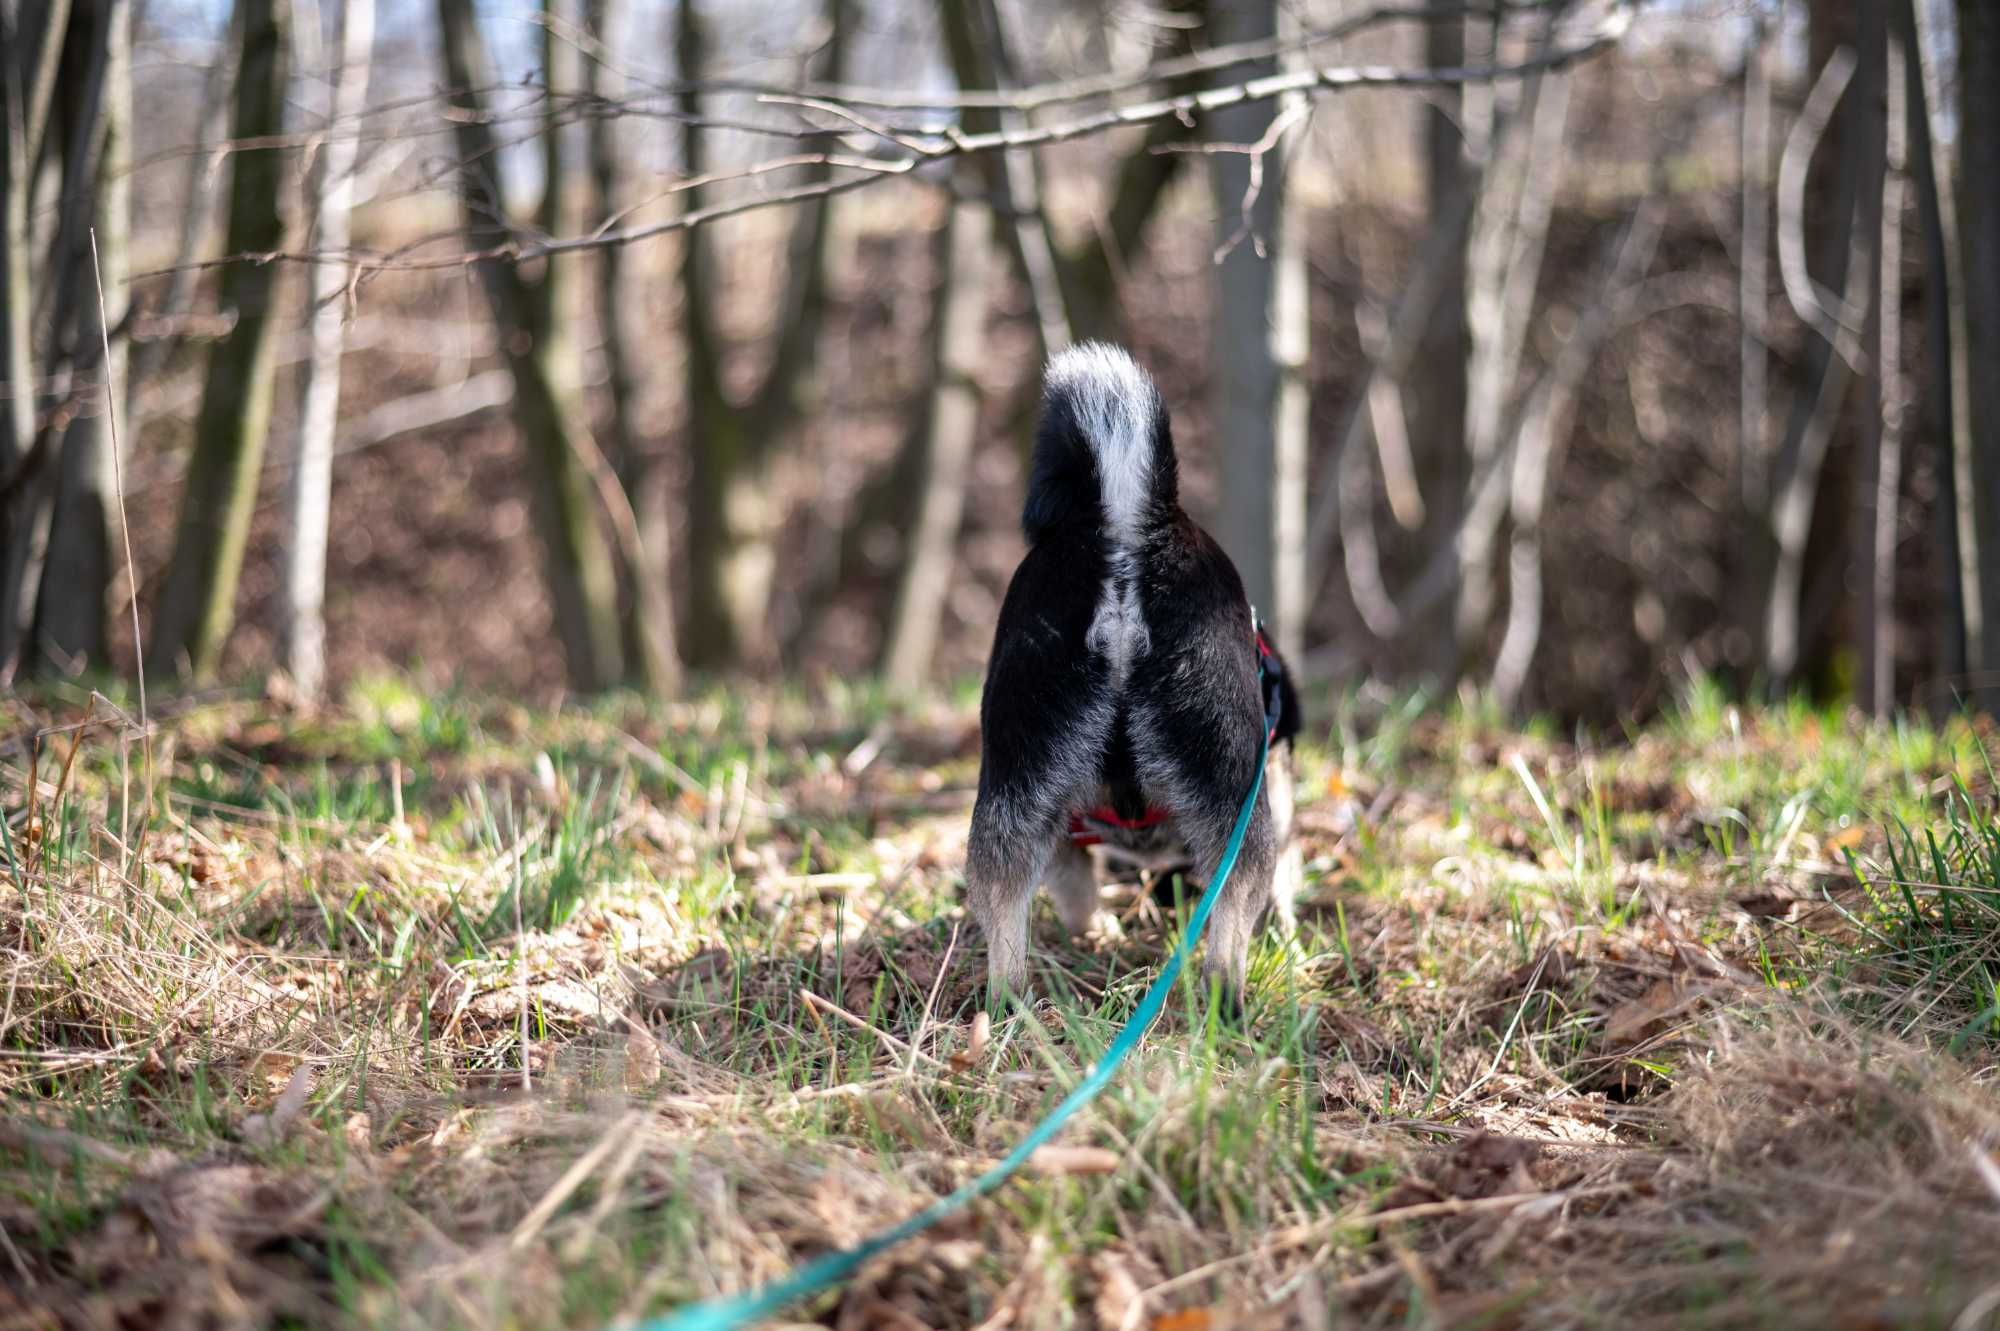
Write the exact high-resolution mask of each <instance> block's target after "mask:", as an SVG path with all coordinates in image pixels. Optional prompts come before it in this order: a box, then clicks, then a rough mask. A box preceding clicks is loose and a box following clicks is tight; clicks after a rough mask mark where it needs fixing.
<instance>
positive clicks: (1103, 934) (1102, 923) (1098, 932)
mask: <svg viewBox="0 0 2000 1331" xmlns="http://www.w3.org/2000/svg"><path fill="white" fill-rule="evenodd" d="M1079 937H1082V938H1086V939H1089V940H1090V941H1091V942H1093V943H1116V942H1118V941H1120V940H1121V939H1123V938H1124V937H1125V926H1124V925H1122V924H1120V923H1119V922H1118V917H1117V916H1116V915H1114V914H1113V913H1112V912H1110V911H1108V910H1097V911H1092V912H1091V914H1090V923H1089V924H1087V925H1085V926H1084V928H1083V931H1082V933H1081V934H1080V935H1079Z"/></svg>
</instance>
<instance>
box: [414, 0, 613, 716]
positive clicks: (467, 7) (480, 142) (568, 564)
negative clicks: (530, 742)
mask: <svg viewBox="0 0 2000 1331" xmlns="http://www.w3.org/2000/svg"><path fill="white" fill-rule="evenodd" d="M438 25H439V29H440V31H441V33H442V37H443V41H442V44H441V45H442V50H443V55H444V62H445V80H446V82H447V84H448V85H449V86H450V87H451V89H452V94H451V102H452V105H453V107H455V108H456V109H457V110H458V112H459V114H458V115H457V116H456V117H455V118H454V127H455V131H456V134H457V138H458V151H459V158H460V162H461V171H460V176H459V180H460V198H461V201H462V204H463V211H464V218H465V229H466V236H467V239H468V241H469V243H470V244H471V246H472V247H473V248H474V249H485V248H488V247H490V246H492V245H495V244H498V243H501V242H503V241H504V240H505V239H506V237H507V235H508V233H509V225H508V223H507V220H506V218H507V213H506V190H505V189H504V188H503V186H502V183H501V179H500V171H501V156H500V151H499V145H498V143H497V141H496V139H495V137H494V135H493V132H492V128H491V125H490V124H489V122H488V121H487V119H486V118H485V112H484V108H483V106H482V105H481V91H480V90H481V89H484V88H487V87H490V86H492V79H491V76H490V68H491V66H490V64H489V62H488V60H487V58H486V47H485V42H484V41H483V40H482V39H481V37H480V35H479V29H478V26H477V22H476V20H475V18H474V15H473V6H472V0H438ZM546 151H547V152H548V153H549V154H550V156H549V158H548V159H547V160H548V161H550V162H551V163H552V164H553V165H554V166H555V168H556V174H555V175H554V176H553V177H552V178H551V179H550V181H549V188H550V189H551V190H553V191H555V193H554V194H553V195H552V196H548V197H545V201H544V208H545V209H546V208H552V207H555V206H556V205H557V204H558V203H559V201H560V198H561V184H560V182H561V181H562V179H563V175H562V169H563V163H562V157H561V155H560V153H559V152H557V150H556V149H555V148H553V147H550V148H548V149H546ZM476 266H477V268H478V270H479V277H480V284H481V286H482V287H483V288H484V289H485V291H486V297H487V302H488V304H489V305H490V306H491V307H492V310H493V318H494V322H495V323H496V324H497V325H498V326H499V330H500V343H501V346H502V348H503V352H504V356H505V359H506V362H507V369H508V372H509V373H510V374H512V375H513V377H514V418H515V423H516V426H517V428H519V430H520V432H521V436H522V442H523V443H524V444H525V445H526V446H527V448H528V451H529V455H530V457H531V458H533V460H534V462H535V465H536V471H537V472H538V480H539V484H537V485H536V486H535V491H534V497H535V515H536V519H537V526H538V527H539V529H540V531H541V535H542V548H543V556H544V559H545V561H546V569H547V579H548V589H549V599H550V601H551V602H552V603H553V605H554V610H555V620H556V632H557V635H558V637H559V638H560V640H561V642H562V645H563V651H564V653H565V656H566V658H567V666H568V673H569V678H570V680H571V682H572V683H574V684H575V685H576V686H577V687H578V688H581V689H585V690H594V689H601V688H606V687H609V686H610V685H612V684H614V683H616V682H617V681H618V679H619V677H620V675H621V674H622V673H623V672H622V667H621V663H620V655H619V630H618V608H617V596H616V582H615V579H614V577H613V574H612V566H611V555H610V551H609V549H608V548H607V546H606V544H605V541H604V535H603V533H602V531H600V530H599V528H598V526H597V523H596V520H595V517H594V515H593V513H592V511H591V508H592V505H591V499H590V483H589V480H588V477H587V476H586V474H585V470H584V464H583V462H582V460H581V458H580V452H581V451H582V450H583V449H586V448H587V449H589V450H591V451H593V452H594V451H595V448H596V445H595V443H594V442H591V441H588V440H587V439H586V438H584V437H583V434H582V431H583V422H582V419H581V416H580V414H579V413H578V411H577V409H576V404H575V401H574V382H575V381H574V377H573V376H569V375H567V374H566V372H565V370H564V368H563V367H564V365H565V358H566V357H567V355H568V354H569V353H568V350H567V347H566V344H565V343H564V341H563V339H562V337H561V330H560V329H559V328H555V327H550V326H549V325H548V324H547V322H546V314H547V312H550V311H553V310H554V309H555V308H556V306H557V305H558V304H559V303H560V302H559V300H558V299H557V296H556V293H555V292H553V291H547V290H544V289H542V287H541V285H540V284H535V285H531V284H530V283H529V281H528V279H527V278H526V277H525V276H524V275H523V274H522V272H521V270H520V268H519V267H518V266H517V265H515V264H514V263H512V262H510V261H508V260H505V259H494V260H487V261H484V262H482V263H480V264H478V265H476ZM550 280H551V278H550V276H549V270H545V272H544V276H543V278H542V283H547V282H549V281H550Z"/></svg>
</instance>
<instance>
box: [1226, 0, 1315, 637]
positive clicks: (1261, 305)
mask: <svg viewBox="0 0 2000 1331" xmlns="http://www.w3.org/2000/svg"><path fill="white" fill-rule="evenodd" d="M1210 25H1211V29H1210V36H1211V38H1212V39H1213V40H1215V41H1217V42H1243V41H1256V40H1259V39H1261V38H1267V37H1271V36H1274V35H1276V33H1277V30H1278V7H1277V5H1276V4H1275V3H1274V2H1273V0H1259V2H1258V3H1255V4H1249V5H1225V6H1220V7H1218V8H1217V9H1216V10H1215V11H1214V12H1213V13H1212V14H1211V15H1210ZM1274 67H1275V66H1273V68H1274ZM1306 109H1307V108H1306V107H1305V106H1304V105H1303V104H1302V103H1284V104H1282V106H1281V107H1278V108H1274V107H1271V106H1268V105H1254V106H1239V107H1231V108H1228V109H1226V110H1223V111H1219V112H1216V113H1215V114H1214V115H1213V116H1212V117H1211V118H1210V125H1209V128H1210V132H1211V133H1212V134H1213V136H1214V142H1213V144H1212V145H1211V146H1210V152H1211V154H1212V155H1211V157H1210V162H1209V167H1210V177H1209V185H1210V192H1211V198H1212V199H1213V201H1214V206H1215V211H1216V219H1215V234H1216V249H1215V268H1214V281H1213V285H1212V287H1211V290H1212V291H1213V292H1214V300H1215V315H1214V317H1213V318H1212V319H1211V321H1210V324H1209V336H1210V362H1209V363H1210V366H1211V378H1210V383H1209V388H1210V399H1211V402H1210V419H1211V420H1212V421H1213V423H1214V430H1215V435H1216V437H1217V438H1218V439H1222V440H1226V441H1227V444H1226V452H1225V455H1224V456H1225V463H1224V465H1223V467H1222V485H1221V490H1222V494H1221V502H1220V506H1219V512H1218V513H1217V518H1216V533H1217V536H1218V538H1219V539H1220V540H1221V542H1222V544H1223V546H1224V547H1225V548H1226V549H1227V550H1228V551H1229V553H1230V556H1231V557H1232V558H1233V559H1234V560H1235V561H1236V566H1237V568H1238V570H1239V571H1241V573H1242V574H1243V581H1244V586H1245V590H1246V591H1248V592H1249V594H1250V601H1251V604H1253V605H1254V606H1256V607H1257V609H1258V610H1259V611H1260V612H1261V613H1262V614H1263V615H1264V616H1265V617H1266V618H1267V619H1268V620H1269V621H1270V622H1271V623H1272V625H1273V628H1274V630H1275V632H1276V633H1277V635H1278V637H1279V639H1280V641H1281V643H1282V647H1281V650H1290V651H1291V652H1292V653H1294V654H1296V653H1297V652H1298V650H1299V645H1300V642H1301V640H1302V636H1303V631H1304V619H1305V579H1304V573H1303V559H1304V553H1305V513H1304V504H1305V484H1304V481H1305V476H1304V471H1305V438H1304V435H1305V425H1306V404H1305V400H1304V399H1305V386H1304V378H1303V375H1304V368H1305V354H1306V341H1307V332H1306V330H1305V328H1304V327H1303V324H1304V321H1305V318H1306V308H1305V282H1304V270H1303V267H1302V265H1303V264H1304V262H1305V260H1304V255H1303V254H1302V253H1299V252H1298V251H1299V250H1300V249H1301V246H1302V242H1303V239H1304V237H1303V235H1302V234H1301V233H1300V228H1299V227H1298V226H1296V225H1295V224H1294V225H1291V226H1286V225H1282V222H1283V221H1284V211H1285V210H1284V207H1283V205H1284V200H1285V153H1284V151H1283V144H1282V143H1281V140H1282V138H1283V137H1284V131H1285V130H1286V129H1287V128H1288V127H1291V126H1293V125H1295V124H1297V123H1298V122H1300V121H1301V120H1302V119H1303V116H1304V113H1305V111H1306ZM1281 472H1283V473H1284V475H1283V476H1282V480H1283V482H1284V483H1283V484H1282V485H1280V480H1281V475H1280V473H1281Z"/></svg>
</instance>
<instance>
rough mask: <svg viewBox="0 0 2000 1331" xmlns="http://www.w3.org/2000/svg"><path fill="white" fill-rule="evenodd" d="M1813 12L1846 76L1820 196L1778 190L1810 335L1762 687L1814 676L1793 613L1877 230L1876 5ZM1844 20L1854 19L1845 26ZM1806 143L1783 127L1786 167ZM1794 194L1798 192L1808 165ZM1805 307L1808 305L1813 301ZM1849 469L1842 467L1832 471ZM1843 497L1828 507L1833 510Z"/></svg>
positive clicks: (1774, 531)
mask: <svg viewBox="0 0 2000 1331" xmlns="http://www.w3.org/2000/svg"><path fill="white" fill-rule="evenodd" d="M1813 19H1814V24H1815V31H1814V35H1813V46H1814V48H1815V50H1816V51H1818V52H1820V53H1821V58H1822V62H1823V63H1822V65H1821V66H1820V69H1821V74H1822V77H1823V78H1824V77H1834V76H1837V74H1838V69H1837V62H1842V61H1848V60H1851V61H1852V79H1851V83H1850V84H1849V86H1848V87H1847V89H1846V92H1845V95H1844V96H1841V97H1839V99H1838V101H1837V102H1836V103H1835V105H1834V106H1833V108H1832V112H1831V115H1830V118H1829V121H1828V125H1827V135H1826V142H1827V146H1830V147H1831V150H1832V152H1833V153H1834V155H1835V161H1834V164H1835V167H1836V171H1835V177H1834V180H1833V182H1832V194H1833V199H1832V202H1831V204H1830V206H1825V207H1818V206H1813V205H1811V204H1804V203H1802V202H1801V200H1800V198H1799V197H1796V195H1797V193H1798V191H1788V192H1787V194H1786V197H1782V198H1781V199H1780V219H1779V226H1780V241H1781V251H1780V254H1781V259H1782V258H1783V257H1784V255H1785V253H1786V251H1785V250H1784V249H1783V248H1782V246H1783V245H1784V244H1786V243H1790V245H1791V253H1792V254H1793V256H1794V257H1793V259H1792V260H1790V261H1789V262H1790V264H1791V267H1790V269H1789V270H1788V271H1787V275H1786V283H1785V285H1786V290H1787V293H1788V295H1790V296H1791V298H1792V300H1793V303H1794V306H1795V307H1796V308H1798V309H1799V312H1800V315H1801V317H1802V318H1804V319H1805V321H1806V322H1807V324H1808V325H1809V326H1812V327H1813V328H1814V334H1813V338H1812V340H1811V342H1810V343H1809V344H1808V347H1809V353H1808V365H1809V366H1810V367H1811V375H1810V379H1809V383H1810V387H1809V388H1808V389H1807V391H1806V392H1805V393H1803V394H1802V395H1801V396H1800V399H1799V402H1798V405H1797V407H1796V408H1795V410H1794V411H1793V415H1792V421H1791V425H1790V428H1789V429H1788V431H1787V434H1786V439H1785V443H1784V446H1783V448H1782V449H1781V450H1780V451H1779V454H1778V457H1777V461H1776V467H1775V469H1774V484H1773V497H1772V505H1771V510H1770V517H1769V520H1768V521H1769V529H1770V533H1771V536H1770V550H1771V558H1770V576H1769V581H1768V582H1767V583H1766V584H1764V586H1763V589H1762V590H1763V605H1764V632H1763V638H1762V642H1763V654H1762V659H1763V667H1764V676H1765V680H1766V682H1767V684H1768V685H1769V686H1770V687H1772V688H1774V689H1782V688H1785V687H1787V686H1789V685H1790V684H1791V683H1793V682H1794V680H1795V677H1796V676H1797V675H1799V674H1800V673H1802V672H1809V673H1819V674H1822V675H1823V674H1824V669H1823V667H1824V666H1825V665H1826V664H1827V663H1826V662H1825V660H1824V659H1823V657H1822V656H1821V654H1820V653H1819V652H1818V651H1817V650H1815V635H1814V634H1813V632H1812V629H1813V626H1812V625H1810V624H1808V623H1807V622H1806V620H1805V617H1804V615H1803V613H1802V607H1803V606H1804V605H1805V603H1806V599H1807V594H1806V582H1807V579H1808V575H1809V572H1811V571H1812V570H1809V567H1808V563H1809V561H1808V559H1807V553H1808V543H1809V542H1810V540H1811V536H1812V529H1813V518H1814V514H1815V512H1816V511H1818V510H1819V509H1820V508H1821V504H1822V498H1823V493H1822V492H1823V491H1826V490H1828V489H1829V488H1831V489H1833V490H1836V491H1837V490H1839V489H1841V488H1842V487H1841V486H1833V487H1829V486H1827V485H1824V484H1823V483H1822V482H1823V476H1824V473H1825V472H1826V471H1827V470H1828V469H1829V459H1830V456H1831V455H1832V454H1833V450H1834V442H1835V434H1836V431H1837V430H1838V429H1839V426H1840V422H1841V418H1842V415H1843V409H1844V406H1845V403H1846V401H1847V397H1848V393H1849V391H1850V389H1851V388H1852V386H1853V384H1854V382H1855V381H1856V379H1857V377H1858V376H1859V374H1860V373H1865V372H1866V370H1867V360H1868V357H1869V355H1870V352H1871V350H1872V349H1871V348H1869V347H1868V346H1867V345H1866V344H1865V341H1864V335H1863V333H1862V332H1861V330H1862V329H1864V328H1865V327H1866V326H1867V324H1868V319H1869V313H1870V311H1872V310H1873V308H1874V304H1875V288H1876V282H1875V279H1874V255H1875V247H1876V243H1877V241H1878V240H1879V239H1880V235H1879V231H1880V226H1879V224H1878V221H1877V216H1876V214H1877V210H1878V209H1879V208H1880V206H1881V199H1882V183H1881V172H1882V130H1883V125H1882V96H1883V77H1884V74H1883V71H1884V66H1885V54H1884V49H1883V48H1884V46H1885V44H1886V32H1885V28H1884V14H1883V12H1882V11H1881V10H1880V9H1879V7H1876V6H1863V7H1862V13H1861V15H1860V17H1859V19H1858V20H1855V19H1854V16H1853V15H1850V14H1848V13H1847V11H1845V10H1844V9H1841V8H1839V7H1838V6H1819V7H1817V8H1815V10H1814V15H1813ZM1850 22H1858V24H1859V25H1860V26H1859V27H1850V26H1849V24H1850ZM1835 91H1836V92H1837V91H1838V90H1837V89H1835ZM1808 112H1810V107H1809V108H1808ZM1816 146H1818V145H1815V144H1814V143H1813V142H1812V141H1811V139H1810V137H1809V135H1800V136H1795V138H1794V141H1793V143H1792V144H1790V145H1789V146H1788V148H1787V154H1788V156H1789V157H1792V158H1794V161H1795V165H1794V166H1792V167H1790V168H1788V169H1790V170H1796V171H1808V172H1809V161H1810V158H1811V156H1812V155H1814V152H1815V148H1816ZM1781 174H1782V173H1781ZM1805 193H1810V177H1809V175H1808V177H1807V179H1806V190H1805ZM1801 258H1803V259H1804V260H1805V261H1806V265H1805V267H1804V269H1803V271H1799V268H1800V263H1799V260H1800V259H1801ZM1815 268H1816V269H1817V272H1815V271H1813V270H1814V269H1815ZM1820 274H1824V277H1825V280H1824V282H1823V283H1822V282H1821V281H1820V279H1819V275H1820ZM1815 306H1818V307H1819V309H1820V311H1821V312H1820V313H1815V312H1814V307H1815ZM1857 451H1858V450H1850V451H1848V453H1847V454H1846V455H1845V456H1846V460H1845V462H1843V463H1842V464H1841V465H1842V467H1843V468H1854V463H1855V456H1854V455H1855V452H1857ZM1855 469H1856V470H1865V466H1864V467H1862V468H1855ZM1849 475H1851V473H1849V472H1846V471H1843V476H1842V479H1846V478H1847V477H1848V476H1849ZM1843 508H1844V506H1842V507H1838V508H1835V509H1834V510H1833V511H1834V512H1836V513H1841V512H1842V511H1843ZM1853 529H1854V528H1853V524H1852V523H1851V522H1850V521H1847V520H1844V518H1843V520H1841V521H1839V522H1838V523H1837V524H1836V530H1838V531H1840V532H1842V533H1843V534H1845V533H1851V532H1852V531H1853ZM1865 548H1866V546H1865V545H1863V546H1857V545H1856V543H1855V542H1853V541H1851V540H1846V539H1842V540H1840V541H1839V543H1838V545H1837V546H1836V548H1835V550H1834V552H1833V555H1832V558H1831V559H1828V560H1822V561H1821V562H1820V566H1819V570H1818V576H1820V577H1821V578H1830V579H1832V580H1833V581H1834V582H1835V583H1836V584H1839V583H1844V582H1845V581H1846V580H1847V579H1848V578H1849V577H1850V575H1851V571H1852V569H1853V568H1854V566H1855V559H1856V556H1857V554H1858V552H1859V550H1861V549H1865Z"/></svg>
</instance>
